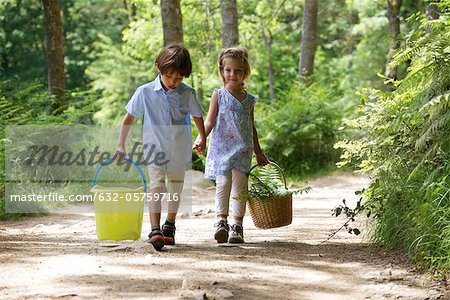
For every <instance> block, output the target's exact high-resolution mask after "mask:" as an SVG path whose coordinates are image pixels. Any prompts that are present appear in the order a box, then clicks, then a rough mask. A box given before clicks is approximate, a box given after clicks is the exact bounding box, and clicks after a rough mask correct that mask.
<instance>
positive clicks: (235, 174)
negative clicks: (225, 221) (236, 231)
mask: <svg viewBox="0 0 450 300" xmlns="http://www.w3.org/2000/svg"><path fill="white" fill-rule="evenodd" d="M231 174H232V187H231V215H232V216H233V219H234V220H235V221H238V222H241V224H242V220H243V219H244V215H245V206H246V202H245V201H239V200H236V199H235V198H236V197H237V196H239V195H240V194H242V193H243V192H245V191H247V184H248V177H247V175H245V174H244V173H241V172H239V171H237V170H235V169H233V170H232V171H231Z"/></svg>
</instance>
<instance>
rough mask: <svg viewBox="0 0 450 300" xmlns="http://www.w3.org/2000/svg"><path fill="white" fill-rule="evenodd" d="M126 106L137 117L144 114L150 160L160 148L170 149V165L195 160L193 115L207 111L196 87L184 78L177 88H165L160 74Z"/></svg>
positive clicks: (196, 115)
mask: <svg viewBox="0 0 450 300" xmlns="http://www.w3.org/2000/svg"><path fill="white" fill-rule="evenodd" d="M125 108H126V110H127V112H128V113H129V114H130V115H132V116H133V117H135V118H140V117H141V116H142V115H144V129H143V134H144V155H145V157H146V158H147V161H151V160H152V158H151V157H150V156H151V154H152V153H153V155H154V154H155V153H157V151H158V152H161V151H162V152H164V153H166V155H167V158H168V159H169V161H170V163H169V164H168V165H167V168H168V169H179V168H181V167H182V166H183V167H184V166H185V165H186V164H187V163H189V162H190V161H191V157H192V130H191V122H190V115H193V116H195V117H201V116H203V115H204V111H203V109H202V107H201V105H200V104H199V103H198V101H197V99H196V97H195V90H194V89H193V88H191V87H190V86H188V85H186V84H185V83H183V82H182V83H180V84H179V85H178V86H177V87H176V88H175V89H172V90H168V91H165V90H164V88H163V87H162V84H161V81H160V77H159V76H158V77H156V79H155V80H154V81H152V82H149V83H147V84H144V85H142V86H140V87H138V88H137V89H136V91H135V92H134V94H133V96H132V97H131V99H130V101H129V102H128V104H127V105H126V107H125ZM145 145H146V146H145ZM153 145H154V146H155V147H156V148H155V147H153ZM152 148H153V150H151V149H152ZM150 150H151V151H152V153H149V151H150ZM149 155H150V156H149ZM150 166H151V167H155V168H163V167H161V166H157V165H150Z"/></svg>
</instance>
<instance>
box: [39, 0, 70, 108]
mask: <svg viewBox="0 0 450 300" xmlns="http://www.w3.org/2000/svg"><path fill="white" fill-rule="evenodd" d="M42 4H43V7H44V18H45V27H46V31H47V68H48V91H49V93H50V94H52V95H55V96H56V99H57V100H58V101H57V102H56V103H54V105H53V106H52V109H53V111H56V112H57V113H60V112H62V111H63V110H64V109H65V108H66V107H67V102H66V98H65V95H64V92H65V89H66V76H65V71H64V30H63V24H62V21H61V8H60V5H59V0H42Z"/></svg>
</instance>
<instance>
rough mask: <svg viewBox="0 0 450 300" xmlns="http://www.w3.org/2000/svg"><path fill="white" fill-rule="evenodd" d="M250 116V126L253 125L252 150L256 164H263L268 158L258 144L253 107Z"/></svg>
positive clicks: (266, 162) (267, 161)
mask: <svg viewBox="0 0 450 300" xmlns="http://www.w3.org/2000/svg"><path fill="white" fill-rule="evenodd" d="M250 118H251V121H252V127H253V151H254V152H255V155H256V161H257V162H258V165H261V166H264V165H267V164H268V163H269V160H268V159H267V157H266V156H265V155H264V154H263V153H262V150H261V146H260V145H259V139H258V132H257V131H256V127H255V116H254V111H253V109H252V111H251V112H250Z"/></svg>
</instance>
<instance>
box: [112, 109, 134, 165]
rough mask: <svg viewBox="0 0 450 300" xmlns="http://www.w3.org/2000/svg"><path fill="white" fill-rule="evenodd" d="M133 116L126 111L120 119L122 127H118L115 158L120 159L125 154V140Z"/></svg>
mask: <svg viewBox="0 0 450 300" xmlns="http://www.w3.org/2000/svg"><path fill="white" fill-rule="evenodd" d="M133 121H134V117H133V116H132V115H130V114H129V113H127V114H126V115H125V117H124V118H123V121H122V127H121V129H120V135H119V142H118V143H117V149H116V159H117V160H118V161H121V160H122V159H123V157H124V156H125V154H126V151H125V142H126V140H127V137H128V133H129V132H130V128H131V124H133Z"/></svg>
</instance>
